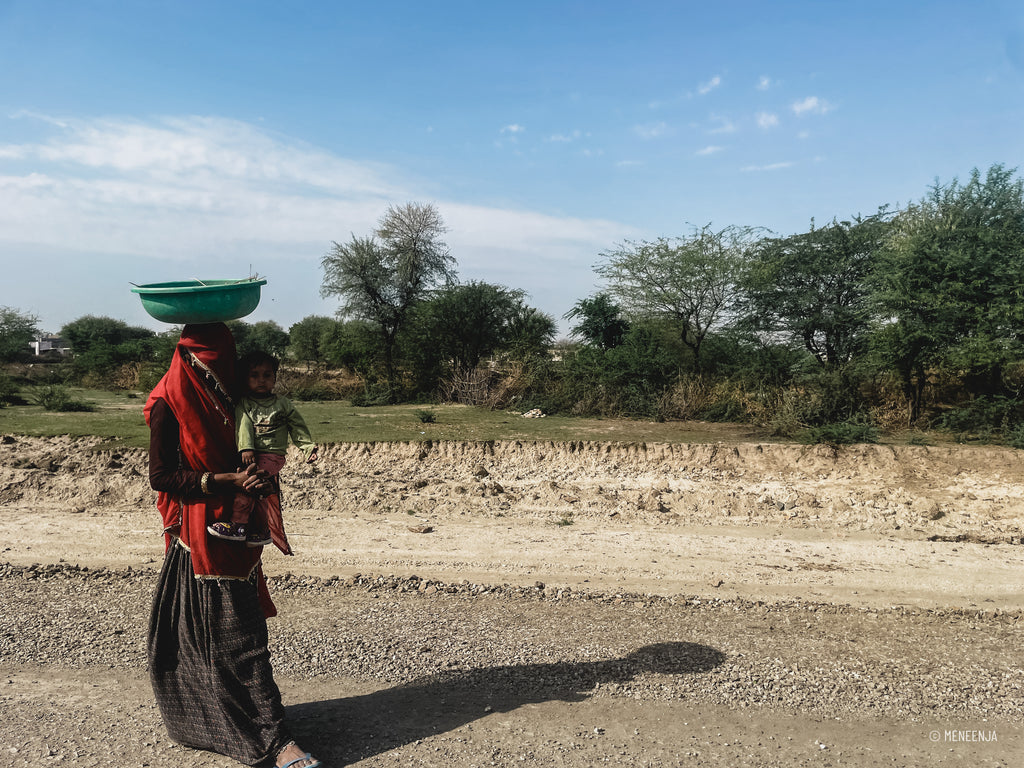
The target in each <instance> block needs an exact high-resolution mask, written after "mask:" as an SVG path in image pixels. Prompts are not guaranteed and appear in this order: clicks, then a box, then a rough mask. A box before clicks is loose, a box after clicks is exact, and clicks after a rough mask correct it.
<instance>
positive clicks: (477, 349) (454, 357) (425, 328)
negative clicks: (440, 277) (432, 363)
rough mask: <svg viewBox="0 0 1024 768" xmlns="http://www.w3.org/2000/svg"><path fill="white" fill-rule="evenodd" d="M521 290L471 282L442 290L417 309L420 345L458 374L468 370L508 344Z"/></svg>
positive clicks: (521, 294) (521, 296) (521, 293)
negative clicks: (427, 348) (427, 347)
mask: <svg viewBox="0 0 1024 768" xmlns="http://www.w3.org/2000/svg"><path fill="white" fill-rule="evenodd" d="M523 296H524V293H523V291H520V290H512V289H509V288H505V287H504V286H500V285H492V284H490V283H484V282H476V281H474V282H470V283H466V284H462V285H451V286H448V287H446V288H442V289H441V290H439V291H437V293H436V294H435V295H434V296H433V297H432V298H430V299H429V300H428V301H425V302H423V303H422V304H421V305H420V307H419V309H418V310H417V320H418V323H417V324H418V326H419V331H420V337H419V338H420V342H421V343H422V344H423V345H424V346H430V347H431V351H432V352H433V353H434V354H436V355H438V356H439V357H440V358H441V359H443V360H445V361H447V362H448V363H450V364H451V366H452V367H453V368H454V369H456V370H459V371H471V370H473V369H474V368H476V367H477V366H478V365H479V364H480V361H481V360H482V359H483V358H484V357H486V356H487V355H490V354H492V353H493V352H494V351H495V350H497V349H499V348H500V347H502V346H503V345H504V344H505V343H506V342H507V341H508V335H509V327H510V325H511V323H512V322H513V319H514V318H515V317H516V313H517V312H518V310H519V306H520V303H521V301H522V298H523Z"/></svg>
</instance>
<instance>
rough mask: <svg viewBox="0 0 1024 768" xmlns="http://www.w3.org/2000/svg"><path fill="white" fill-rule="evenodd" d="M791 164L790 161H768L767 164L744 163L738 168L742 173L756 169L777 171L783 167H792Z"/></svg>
mask: <svg viewBox="0 0 1024 768" xmlns="http://www.w3.org/2000/svg"><path fill="white" fill-rule="evenodd" d="M792 165H793V163H791V162H785V163H769V164H768V165H746V166H744V167H742V168H740V170H741V171H743V172H744V173H752V172H758V171H779V170H782V169H783V168H790V167H792Z"/></svg>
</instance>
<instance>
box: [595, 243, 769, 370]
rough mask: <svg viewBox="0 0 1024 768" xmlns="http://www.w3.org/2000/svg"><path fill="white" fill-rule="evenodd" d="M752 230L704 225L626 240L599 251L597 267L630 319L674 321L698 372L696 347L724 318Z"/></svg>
mask: <svg viewBox="0 0 1024 768" xmlns="http://www.w3.org/2000/svg"><path fill="white" fill-rule="evenodd" d="M754 232H755V230H753V229H751V228H748V227H732V226H730V227H726V228H725V229H722V230H719V231H717V232H716V231H714V230H713V229H712V228H711V225H710V224H708V225H705V226H703V227H701V228H699V229H697V228H694V230H693V233H692V234H691V235H690V236H689V237H685V238H673V239H666V238H659V239H658V240H656V241H654V242H648V241H641V242H639V243H636V242H631V241H627V242H626V243H624V244H623V245H622V246H620V247H619V248H617V249H615V250H612V251H607V252H605V253H602V254H601V256H602V258H603V262H602V263H600V264H598V266H597V267H596V271H597V273H598V274H599V275H600V276H601V277H602V278H604V280H605V281H606V282H607V284H608V292H609V293H610V294H611V295H612V296H613V297H615V298H617V299H618V300H619V301H620V302H621V303H622V306H623V308H624V309H625V311H626V313H627V315H629V316H630V317H632V318H636V319H643V318H655V317H663V318H668V319H671V320H673V321H674V322H675V323H677V325H678V327H679V333H680V338H681V339H682V341H683V343H684V344H685V345H686V346H687V347H689V348H690V350H692V352H693V358H694V367H695V368H696V369H697V371H698V372H700V370H701V356H700V353H701V345H702V344H703V343H704V339H705V337H706V336H707V334H708V333H709V332H710V331H711V330H712V329H713V328H715V327H716V326H718V325H720V324H721V323H722V321H723V320H724V318H725V316H726V313H727V310H728V307H729V306H730V304H731V303H732V292H733V288H734V284H735V281H736V278H737V276H738V270H739V267H740V265H741V263H742V261H743V258H744V254H745V252H746V250H747V248H748V247H749V244H750V241H751V238H752V235H753V234H754Z"/></svg>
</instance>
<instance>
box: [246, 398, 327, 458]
mask: <svg viewBox="0 0 1024 768" xmlns="http://www.w3.org/2000/svg"><path fill="white" fill-rule="evenodd" d="M235 425H236V430H237V433H238V450H239V451H256V452H258V453H276V454H278V455H279V456H284V455H285V454H286V453H287V452H288V438H289V437H291V439H292V442H293V443H295V445H296V446H298V448H299V449H300V450H301V451H302V454H303V456H305V457H306V458H307V459H308V458H309V455H310V454H311V453H312V452H313V449H314V448H315V447H316V443H314V442H313V438H312V436H311V435H310V434H309V427H307V426H306V422H305V420H304V419H303V418H302V415H301V414H300V413H299V412H298V410H296V408H295V406H294V405H292V403H291V401H290V400H289V399H288V398H287V397H281V396H280V395H271V396H270V397H265V398H255V397H243V398H242V399H241V401H240V402H239V403H238V406H237V407H236V408H235Z"/></svg>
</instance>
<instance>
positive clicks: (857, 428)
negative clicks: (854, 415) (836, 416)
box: [802, 419, 878, 446]
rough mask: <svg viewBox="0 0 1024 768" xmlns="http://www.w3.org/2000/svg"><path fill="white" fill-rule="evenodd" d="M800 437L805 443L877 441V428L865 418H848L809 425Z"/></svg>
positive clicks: (838, 443)
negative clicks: (817, 425) (818, 424)
mask: <svg viewBox="0 0 1024 768" xmlns="http://www.w3.org/2000/svg"><path fill="white" fill-rule="evenodd" d="M802 437H803V442H805V443H824V444H825V445H832V446H836V445H851V444H853V443H877V442H878V430H877V429H876V428H875V425H874V424H872V423H871V422H870V421H867V420H866V419H850V420H848V421H839V422H836V423H834V424H822V425H821V426H819V427H811V428H810V429H808V430H807V431H806V432H805V433H803V435H802Z"/></svg>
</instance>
